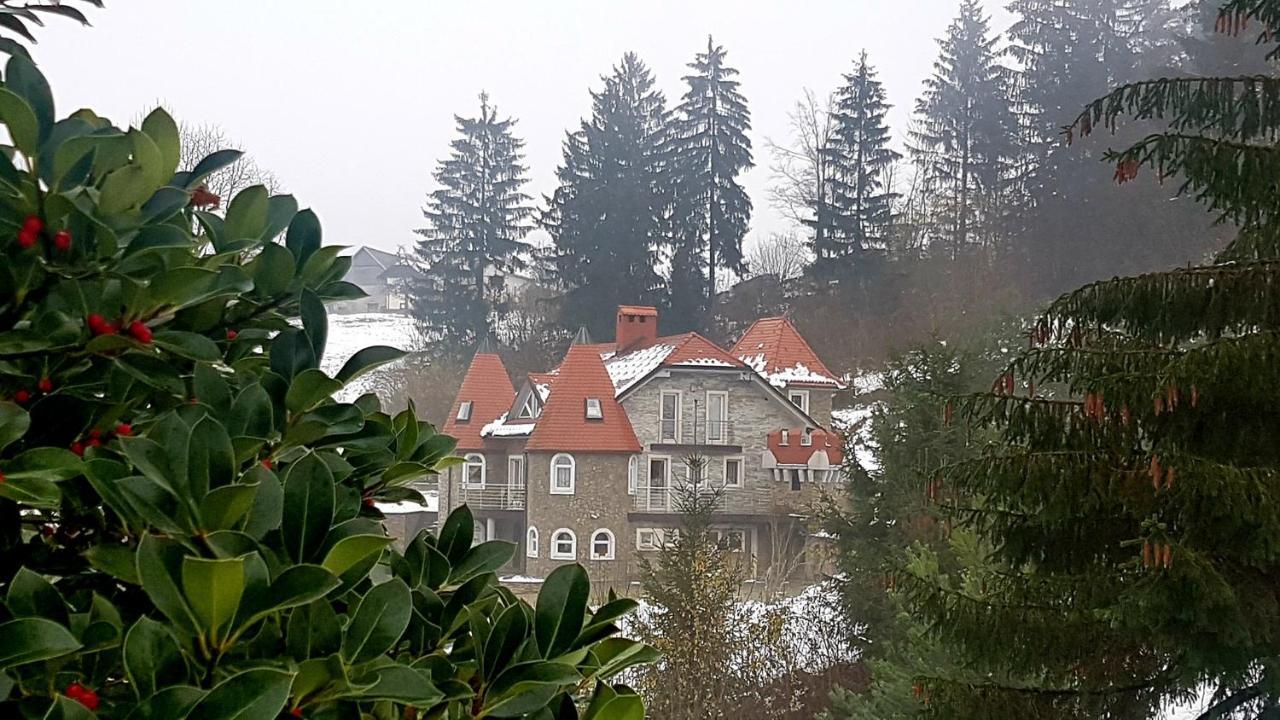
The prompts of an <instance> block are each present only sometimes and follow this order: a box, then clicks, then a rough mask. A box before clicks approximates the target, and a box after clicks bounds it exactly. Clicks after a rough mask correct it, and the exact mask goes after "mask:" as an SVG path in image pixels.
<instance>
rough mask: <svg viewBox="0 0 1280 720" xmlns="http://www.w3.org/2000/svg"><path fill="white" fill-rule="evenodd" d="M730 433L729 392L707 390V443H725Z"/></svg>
mask: <svg viewBox="0 0 1280 720" xmlns="http://www.w3.org/2000/svg"><path fill="white" fill-rule="evenodd" d="M728 435H729V393H727V392H717V391H715V390H708V391H707V444H708V445H720V444H723V443H724V442H725V441H726V440H727V438H728Z"/></svg>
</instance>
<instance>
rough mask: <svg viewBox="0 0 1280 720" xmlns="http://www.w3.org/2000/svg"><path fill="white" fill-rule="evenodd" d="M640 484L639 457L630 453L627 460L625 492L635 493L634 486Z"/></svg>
mask: <svg viewBox="0 0 1280 720" xmlns="http://www.w3.org/2000/svg"><path fill="white" fill-rule="evenodd" d="M639 484H640V458H639V457H637V456H635V455H632V456H631V459H630V460H628V461H627V494H628V495H635V494H636V486H637V485H639Z"/></svg>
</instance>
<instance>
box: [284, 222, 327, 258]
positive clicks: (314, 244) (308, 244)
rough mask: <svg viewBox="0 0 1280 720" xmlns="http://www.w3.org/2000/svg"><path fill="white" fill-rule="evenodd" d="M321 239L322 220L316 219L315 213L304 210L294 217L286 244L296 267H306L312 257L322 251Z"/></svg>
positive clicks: (287, 234) (286, 236) (286, 237)
mask: <svg viewBox="0 0 1280 720" xmlns="http://www.w3.org/2000/svg"><path fill="white" fill-rule="evenodd" d="M320 237H321V235H320V218H318V217H316V214H315V212H313V211H311V210H303V211H302V212H300V213H298V214H297V215H294V216H293V221H292V222H290V223H289V232H288V233H286V235H285V241H284V243H285V247H287V248H289V252H291V253H293V260H294V264H295V265H297V266H298V267H303V266H305V265H306V262H307V260H308V259H310V258H311V255H312V254H313V253H315V251H317V250H319V249H320Z"/></svg>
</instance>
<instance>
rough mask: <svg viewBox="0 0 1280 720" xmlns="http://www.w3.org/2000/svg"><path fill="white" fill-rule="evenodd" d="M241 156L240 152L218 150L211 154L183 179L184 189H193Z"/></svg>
mask: <svg viewBox="0 0 1280 720" xmlns="http://www.w3.org/2000/svg"><path fill="white" fill-rule="evenodd" d="M241 155H244V153H243V152H241V151H240V150H218V151H217V152H214V153H211V154H210V155H209V156H207V157H206V158H205V159H203V160H201V161H200V162H198V163H196V166H195V167H194V168H192V169H191V172H190V173H188V174H187V176H186V178H184V180H185V187H186V188H187V189H188V190H192V189H195V188H196V187H198V186H199V185H200V183H201V182H202V181H203V180H204V179H205V178H206V177H208V176H209V175H212V174H213V173H216V172H218V171H219V170H221V169H222V168H224V167H226V166H228V165H230V164H231V163H233V162H235V161H237V160H239V159H240V156H241Z"/></svg>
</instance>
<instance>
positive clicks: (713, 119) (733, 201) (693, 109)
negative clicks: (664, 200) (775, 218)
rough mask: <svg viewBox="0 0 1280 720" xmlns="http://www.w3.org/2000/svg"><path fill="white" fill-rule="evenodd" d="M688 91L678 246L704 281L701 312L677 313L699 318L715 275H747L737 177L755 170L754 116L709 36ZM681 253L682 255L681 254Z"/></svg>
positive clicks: (679, 112)
mask: <svg viewBox="0 0 1280 720" xmlns="http://www.w3.org/2000/svg"><path fill="white" fill-rule="evenodd" d="M689 68H690V69H691V70H692V71H693V72H692V73H691V74H689V75H686V76H685V77H684V81H685V83H686V84H687V85H688V90H686V91H685V94H684V98H683V100H682V102H681V103H680V106H679V107H677V108H676V119H675V121H674V122H673V136H672V139H671V145H670V150H671V152H672V170H673V172H674V178H673V182H674V185H675V187H676V191H677V193H678V195H677V198H676V205H675V207H676V213H677V216H676V229H675V232H676V236H675V237H674V242H675V243H676V245H677V247H679V248H683V249H684V254H685V255H687V256H701V257H702V258H704V259H703V260H701V261H700V262H701V264H702V265H703V267H704V268H705V272H706V278H705V279H706V282H705V285H704V286H703V288H702V291H701V297H700V300H701V303H702V304H701V307H686V308H676V309H677V310H678V311H680V312H692V313H697V314H701V312H704V311H705V310H707V309H709V308H710V307H711V305H712V304H713V301H714V299H715V294H716V277H717V275H716V273H717V271H718V270H720V269H725V270H729V271H730V272H735V273H741V272H743V271H745V269H746V268H745V266H744V264H743V256H742V240H743V238H744V237H746V234H747V226H748V224H749V223H750V221H751V209H752V206H751V198H750V197H748V196H747V191H746V189H745V188H743V187H742V185H741V183H740V182H739V180H738V176H739V175H741V174H742V173H743V172H744V171H746V170H748V169H750V168H751V167H752V166H753V165H754V161H753V159H752V156H751V139H750V138H748V137H747V132H748V131H750V130H751V112H750V110H748V108H747V100H746V98H745V97H743V96H742V93H741V92H740V91H739V89H738V86H739V82H738V81H737V80H735V79H734V78H735V77H737V75H738V71H737V70H736V69H734V68H732V67H729V66H728V65H726V64H725V49H724V47H723V46H720V45H716V44H715V42H714V41H713V40H712V39H711V37H710V36H708V37H707V49H706V52H700V53H698V54H697V56H696V57H695V58H694V61H693V62H692V63H689ZM677 254H680V253H679V250H677Z"/></svg>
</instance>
